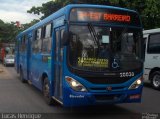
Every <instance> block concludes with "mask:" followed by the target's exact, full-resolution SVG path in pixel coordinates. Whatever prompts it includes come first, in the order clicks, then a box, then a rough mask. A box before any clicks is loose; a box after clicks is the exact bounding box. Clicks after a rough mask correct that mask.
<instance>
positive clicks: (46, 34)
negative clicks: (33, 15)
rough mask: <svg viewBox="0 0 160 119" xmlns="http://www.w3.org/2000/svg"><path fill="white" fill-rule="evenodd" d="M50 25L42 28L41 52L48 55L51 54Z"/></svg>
mask: <svg viewBox="0 0 160 119" xmlns="http://www.w3.org/2000/svg"><path fill="white" fill-rule="evenodd" d="M52 27H53V26H52V24H51V23H50V24H47V25H46V26H45V27H44V39H43V45H42V52H43V53H50V52H51V44H52V43H51V39H52V38H51V37H52Z"/></svg>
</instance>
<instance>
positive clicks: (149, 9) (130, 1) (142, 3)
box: [28, 0, 160, 29]
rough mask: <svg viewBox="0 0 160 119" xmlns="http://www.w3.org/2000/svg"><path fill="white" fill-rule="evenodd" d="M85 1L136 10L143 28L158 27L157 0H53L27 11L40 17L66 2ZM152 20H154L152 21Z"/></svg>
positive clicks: (158, 10)
mask: <svg viewBox="0 0 160 119" xmlns="http://www.w3.org/2000/svg"><path fill="white" fill-rule="evenodd" d="M71 3H72V4H75V3H81V4H83V3H87V4H102V5H112V6H118V7H124V8H129V9H132V10H136V11H137V12H138V13H139V14H140V17H141V19H142V23H143V25H144V29H151V28H157V27H160V22H159V21H160V15H159V13H160V1H159V0H94V1H93V0H55V1H50V2H47V3H44V4H42V6H40V7H35V6H33V7H32V8H31V9H30V10H28V12H29V13H34V14H38V15H39V14H43V16H42V18H41V19H43V18H45V17H47V16H49V15H50V14H52V13H54V12H55V11H57V10H58V9H60V8H62V7H63V6H65V5H67V4H71ZM153 21H154V22H153Z"/></svg>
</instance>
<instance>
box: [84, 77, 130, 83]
mask: <svg viewBox="0 0 160 119" xmlns="http://www.w3.org/2000/svg"><path fill="white" fill-rule="evenodd" d="M84 79H85V80H87V81H88V82H90V83H93V84H120V83H124V82H126V81H128V80H129V79H130V78H128V77H127V78H126V77H123V78H121V77H85V78H84Z"/></svg>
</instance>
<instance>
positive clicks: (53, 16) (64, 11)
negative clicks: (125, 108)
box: [17, 4, 137, 37]
mask: <svg viewBox="0 0 160 119" xmlns="http://www.w3.org/2000/svg"><path fill="white" fill-rule="evenodd" d="M72 8H101V9H103V8H104V9H116V10H122V11H129V12H134V13H137V12H136V11H134V10H130V9H126V8H120V7H114V6H106V5H91V4H69V5H67V6H65V7H63V8H61V9H60V10H58V11H57V12H55V13H53V14H51V15H50V16H48V17H46V18H45V19H43V20H41V21H40V22H38V23H36V24H35V25H33V26H31V27H30V28H28V29H26V30H25V31H23V32H21V33H20V34H19V35H21V34H23V33H26V32H29V31H32V30H33V29H35V28H38V27H40V26H42V25H44V24H47V23H48V22H49V21H51V20H54V19H56V18H58V17H60V16H62V15H66V16H67V15H69V14H67V13H69V12H70V10H71V9H72ZM67 17H68V16H67ZM19 35H18V36H19ZM18 36H17V37H18Z"/></svg>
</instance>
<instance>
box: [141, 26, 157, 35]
mask: <svg viewBox="0 0 160 119" xmlns="http://www.w3.org/2000/svg"><path fill="white" fill-rule="evenodd" d="M158 32H160V28H156V29H149V30H144V31H143V34H144V35H146V34H152V33H158Z"/></svg>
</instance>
